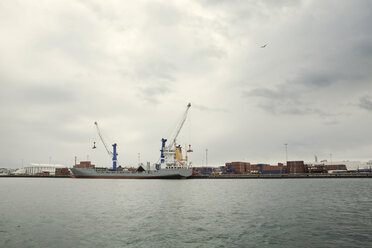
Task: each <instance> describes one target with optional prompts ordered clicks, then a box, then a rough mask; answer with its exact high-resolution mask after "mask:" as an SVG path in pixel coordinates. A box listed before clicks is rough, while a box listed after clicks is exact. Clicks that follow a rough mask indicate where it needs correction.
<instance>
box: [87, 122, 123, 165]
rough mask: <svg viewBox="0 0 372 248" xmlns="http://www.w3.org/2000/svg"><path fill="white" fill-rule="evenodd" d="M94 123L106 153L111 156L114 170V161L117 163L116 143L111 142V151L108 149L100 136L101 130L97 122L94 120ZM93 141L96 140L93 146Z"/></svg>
mask: <svg viewBox="0 0 372 248" xmlns="http://www.w3.org/2000/svg"><path fill="white" fill-rule="evenodd" d="M94 125H96V128H97V133H98V136H99V138H100V139H101V141H102V143H103V146H104V147H105V149H106V151H107V153H108V154H109V155H110V156H111V157H112V170H113V171H116V163H117V156H118V154H117V153H116V146H117V145H116V143H115V144H112V148H113V151H112V152H111V151H110V150H109V149H108V147H107V144H106V142H105V140H104V139H103V137H102V134H101V130H100V129H99V127H98V123H97V122H94ZM95 143H96V142H94V147H93V148H95Z"/></svg>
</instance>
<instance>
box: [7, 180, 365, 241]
mask: <svg viewBox="0 0 372 248" xmlns="http://www.w3.org/2000/svg"><path fill="white" fill-rule="evenodd" d="M0 196H1V201H0V215H1V216H0V247H107V248H110V247H286V248H287V247H296V248H297V247H372V180H371V179H305V180H304V179H302V180H301V179H279V180H278V179H276V180H275V179H273V180H272V179H265V180H262V179H261V180H259V179H248V180H247V179H245V180H244V179H240V180H232V179H227V180H222V179H221V180H208V179H204V180H202V179H200V180H196V179H195V180H110V179H67V178H66V179H49V178H48V179H47V178H0Z"/></svg>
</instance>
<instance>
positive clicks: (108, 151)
mask: <svg viewBox="0 0 372 248" xmlns="http://www.w3.org/2000/svg"><path fill="white" fill-rule="evenodd" d="M94 125H96V128H97V133H98V136H99V138H100V139H101V141H102V143H103V146H104V147H105V149H106V151H107V153H108V154H109V155H110V156H111V157H113V156H114V154H113V153H112V152H111V151H110V150H109V149H108V147H107V145H106V142H105V140H104V139H103V137H102V134H101V130H100V129H99V127H98V123H97V122H94Z"/></svg>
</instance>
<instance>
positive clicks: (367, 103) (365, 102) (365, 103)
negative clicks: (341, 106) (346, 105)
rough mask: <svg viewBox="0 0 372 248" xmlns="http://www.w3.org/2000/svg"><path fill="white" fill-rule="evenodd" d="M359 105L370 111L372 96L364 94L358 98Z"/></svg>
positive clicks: (371, 108)
mask: <svg viewBox="0 0 372 248" xmlns="http://www.w3.org/2000/svg"><path fill="white" fill-rule="evenodd" d="M359 107H361V108H363V109H366V110H368V111H372V97H370V96H364V97H361V98H360V99H359Z"/></svg>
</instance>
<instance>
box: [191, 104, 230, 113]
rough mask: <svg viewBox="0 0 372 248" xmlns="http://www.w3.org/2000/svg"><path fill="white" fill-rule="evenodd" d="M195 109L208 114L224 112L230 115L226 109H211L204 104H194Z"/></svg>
mask: <svg viewBox="0 0 372 248" xmlns="http://www.w3.org/2000/svg"><path fill="white" fill-rule="evenodd" d="M192 106H193V108H195V109H198V110H201V111H206V112H222V113H228V112H229V111H228V110H227V109H224V108H216V107H210V106H205V105H202V104H192Z"/></svg>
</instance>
